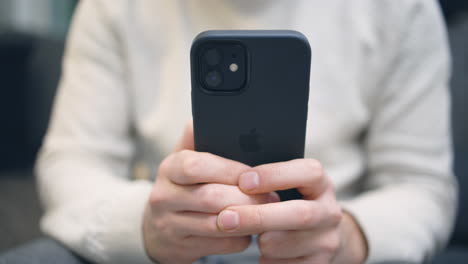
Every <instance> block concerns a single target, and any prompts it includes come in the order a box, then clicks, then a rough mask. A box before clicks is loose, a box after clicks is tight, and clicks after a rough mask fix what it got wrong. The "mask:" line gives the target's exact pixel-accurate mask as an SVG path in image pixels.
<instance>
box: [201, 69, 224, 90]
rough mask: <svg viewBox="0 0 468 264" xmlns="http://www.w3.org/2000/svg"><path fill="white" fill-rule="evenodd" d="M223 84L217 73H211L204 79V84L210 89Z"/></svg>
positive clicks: (219, 74)
mask: <svg viewBox="0 0 468 264" xmlns="http://www.w3.org/2000/svg"><path fill="white" fill-rule="evenodd" d="M222 82H223V77H222V76H221V73H220V72H218V71H211V72H208V74H207V75H206V77H205V83H206V85H207V86H208V87H210V88H216V87H218V86H219V85H220V84H221V83H222Z"/></svg>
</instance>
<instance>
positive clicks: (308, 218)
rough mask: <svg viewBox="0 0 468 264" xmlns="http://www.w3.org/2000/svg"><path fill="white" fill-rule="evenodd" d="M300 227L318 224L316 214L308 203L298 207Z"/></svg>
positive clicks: (305, 202)
mask: <svg viewBox="0 0 468 264" xmlns="http://www.w3.org/2000/svg"><path fill="white" fill-rule="evenodd" d="M296 219H298V221H299V225H300V226H303V227H311V226H314V225H315V224H316V223H317V217H316V214H314V211H313V210H312V208H311V206H310V205H309V204H308V202H307V201H303V202H302V203H300V204H298V205H297V217H296Z"/></svg>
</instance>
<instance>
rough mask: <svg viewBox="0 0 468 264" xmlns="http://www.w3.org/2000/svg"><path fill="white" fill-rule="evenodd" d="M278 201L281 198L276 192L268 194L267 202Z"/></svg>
mask: <svg viewBox="0 0 468 264" xmlns="http://www.w3.org/2000/svg"><path fill="white" fill-rule="evenodd" d="M280 201H281V199H280V197H279V195H278V194H277V193H276V192H272V193H270V195H269V196H268V202H269V203H277V202H280Z"/></svg>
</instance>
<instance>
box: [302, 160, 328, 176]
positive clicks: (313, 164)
mask: <svg viewBox="0 0 468 264" xmlns="http://www.w3.org/2000/svg"><path fill="white" fill-rule="evenodd" d="M306 166H307V167H308V169H309V170H310V171H313V172H316V173H318V174H322V173H323V170H324V169H323V165H322V163H320V161H318V160H316V159H306Z"/></svg>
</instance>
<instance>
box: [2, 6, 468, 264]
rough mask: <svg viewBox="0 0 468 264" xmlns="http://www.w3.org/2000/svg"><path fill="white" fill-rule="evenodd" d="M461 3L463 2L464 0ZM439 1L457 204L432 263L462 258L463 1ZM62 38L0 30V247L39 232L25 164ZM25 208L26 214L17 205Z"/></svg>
mask: <svg viewBox="0 0 468 264" xmlns="http://www.w3.org/2000/svg"><path fill="white" fill-rule="evenodd" d="M464 2H466V3H464ZM449 3H450V2H449V1H442V4H443V6H444V7H445V14H446V17H447V19H448V20H449V24H448V26H449V36H450V42H451V48H452V53H453V55H454V56H453V57H454V67H453V69H454V72H453V78H452V86H451V87H452V94H453V96H452V101H453V110H452V113H453V115H452V120H453V136H454V154H455V163H454V171H455V174H456V175H457V177H458V180H459V183H460V204H459V214H458V217H457V223H456V228H455V230H454V233H453V237H452V239H451V242H450V245H449V247H448V248H447V250H446V251H445V252H443V253H442V254H440V255H439V256H437V257H436V259H435V260H434V263H437V264H441V263H460V264H462V263H468V107H467V103H468V102H467V100H468V13H459V11H460V10H466V9H463V8H462V7H463V6H464V7H466V6H467V5H468V1H466V0H464V1H460V2H457V1H454V2H452V3H458V4H457V7H456V8H455V7H454V6H451V5H450V4H449ZM63 46H64V43H63V41H62V40H56V39H48V38H43V37H39V36H33V35H26V34H20V33H0V61H1V63H0V87H1V89H0V123H1V124H2V129H1V130H0V146H2V147H1V148H0V233H1V234H2V235H0V251H2V250H4V249H6V248H8V247H11V246H14V245H17V244H19V243H23V242H25V241H27V240H28V239H31V238H34V237H37V236H40V233H39V231H38V228H37V225H38V219H39V215H40V207H39V203H38V202H37V195H36V193H35V188H34V179H33V177H32V172H31V167H32V165H33V162H34V157H35V154H36V152H37V150H38V147H39V146H40V143H41V139H42V137H43V135H44V133H45V130H46V127H47V123H48V119H49V114H50V108H51V105H52V101H53V97H54V94H55V90H56V87H57V84H58V80H59V76H60V65H61V57H62V53H63ZM25 208H27V209H28V212H27V213H20V212H19V211H20V210H24V209H25Z"/></svg>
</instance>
